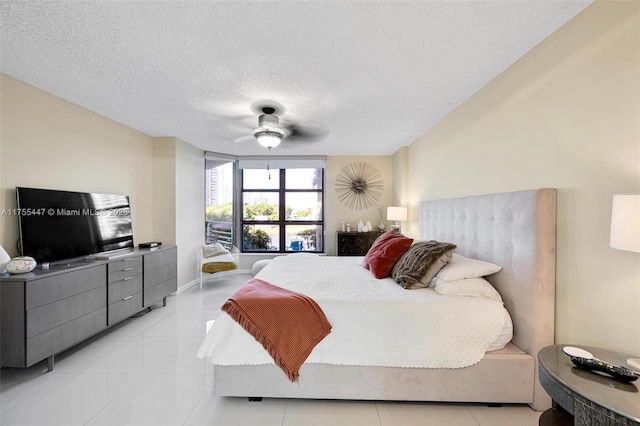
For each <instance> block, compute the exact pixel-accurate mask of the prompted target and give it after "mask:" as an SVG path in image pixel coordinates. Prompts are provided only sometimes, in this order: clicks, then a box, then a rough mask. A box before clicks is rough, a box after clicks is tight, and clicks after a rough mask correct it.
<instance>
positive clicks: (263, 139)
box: [234, 103, 328, 150]
mask: <svg viewBox="0 0 640 426" xmlns="http://www.w3.org/2000/svg"><path fill="white" fill-rule="evenodd" d="M252 109H253V110H254V111H255V112H256V113H258V114H260V115H259V117H258V127H256V128H254V129H252V130H251V135H253V138H255V139H256V140H257V141H258V143H259V144H260V145H261V146H263V147H265V148H267V149H269V150H271V148H275V147H277V146H278V145H280V143H281V142H282V141H283V139H286V141H287V142H313V141H316V140H319V139H322V138H324V137H325V136H326V135H327V133H328V132H327V130H326V129H325V128H323V127H322V126H321V125H318V124H305V125H300V124H294V123H290V122H288V121H287V122H281V121H280V117H279V115H281V114H282V113H283V112H284V108H283V107H278V106H277V103H273V104H272V103H257V104H254V105H253V107H252ZM250 139H252V137H251V136H250V135H245V136H242V137H239V138H236V139H235V140H234V142H236V143H238V142H244V141H247V140H250Z"/></svg>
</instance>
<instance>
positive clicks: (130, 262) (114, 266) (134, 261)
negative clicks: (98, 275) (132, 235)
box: [108, 256, 142, 274]
mask: <svg viewBox="0 0 640 426" xmlns="http://www.w3.org/2000/svg"><path fill="white" fill-rule="evenodd" d="M138 265H142V256H136V257H127V258H125V259H121V260H116V261H113V262H110V263H109V265H108V266H109V273H110V274H111V273H113V272H117V271H123V270H125V269H127V268H131V267H133V266H138Z"/></svg>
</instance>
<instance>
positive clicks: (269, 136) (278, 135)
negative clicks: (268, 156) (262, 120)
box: [253, 129, 284, 149]
mask: <svg viewBox="0 0 640 426" xmlns="http://www.w3.org/2000/svg"><path fill="white" fill-rule="evenodd" d="M256 130H257V131H256V132H254V134H253V136H254V137H255V138H256V140H257V141H258V143H259V144H260V145H262V146H263V147H265V148H268V149H271V148H275V147H276V146H278V145H280V142H281V141H282V138H283V137H284V133H283V132H279V131H277V130H262V129H260V130H258V129H256Z"/></svg>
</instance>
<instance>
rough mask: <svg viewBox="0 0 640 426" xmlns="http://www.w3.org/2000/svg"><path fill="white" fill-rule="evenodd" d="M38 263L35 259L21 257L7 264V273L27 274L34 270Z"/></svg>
mask: <svg viewBox="0 0 640 426" xmlns="http://www.w3.org/2000/svg"><path fill="white" fill-rule="evenodd" d="M37 264H38V263H37V262H36V260H35V259H34V258H33V257H29V256H19V257H14V258H13V259H11V260H10V261H9V262H7V265H6V268H7V272H8V273H10V274H26V273H27V272H31V271H33V270H34V268H35V267H36V265H37Z"/></svg>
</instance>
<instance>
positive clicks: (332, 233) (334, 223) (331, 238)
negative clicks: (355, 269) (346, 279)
mask: <svg viewBox="0 0 640 426" xmlns="http://www.w3.org/2000/svg"><path fill="white" fill-rule="evenodd" d="M353 162H365V163H369V164H371V165H372V166H374V167H375V168H376V169H377V170H378V171H379V172H380V175H381V177H382V182H383V186H384V188H383V193H382V196H381V198H380V201H379V202H378V203H377V204H376V205H375V206H374V207H372V208H369V209H366V210H351V209H349V208H348V207H346V206H345V205H344V204H342V203H341V202H340V200H338V197H337V196H336V191H335V182H336V177H337V176H338V173H340V170H342V168H343V167H344V166H346V165H348V164H350V163H353ZM391 181H392V161H391V157H390V156H369V157H366V156H363V157H327V163H326V170H325V184H326V188H325V228H326V229H325V252H326V253H327V254H328V255H335V254H336V231H339V230H340V227H341V222H342V221H343V220H344V221H345V222H347V223H350V224H351V230H352V231H357V225H358V221H359V220H361V219H362V221H363V222H366V221H367V220H368V221H370V222H371V224H372V225H373V226H374V227H375V226H376V225H377V224H378V223H379V222H380V216H379V213H378V207H382V208H383V219H384V223H385V224H386V225H387V230H388V229H390V226H389V223H388V222H387V219H386V207H387V206H389V205H391V201H392V199H391V192H392V188H393V185H392V182H391Z"/></svg>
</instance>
